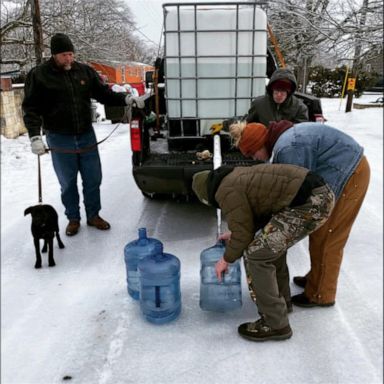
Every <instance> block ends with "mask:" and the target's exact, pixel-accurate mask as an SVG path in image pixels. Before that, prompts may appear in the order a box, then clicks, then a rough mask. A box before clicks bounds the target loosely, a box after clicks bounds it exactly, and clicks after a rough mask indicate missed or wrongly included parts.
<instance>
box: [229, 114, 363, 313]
mask: <svg viewBox="0 0 384 384" xmlns="http://www.w3.org/2000/svg"><path fill="white" fill-rule="evenodd" d="M266 132H267V133H266ZM230 134H231V136H232V140H233V143H234V145H235V146H236V147H238V148H239V149H240V151H241V152H242V153H243V155H245V156H248V157H252V158H254V159H259V160H264V161H265V160H268V159H271V161H272V162H273V163H280V164H294V165H299V166H301V167H304V168H307V169H309V170H311V171H312V172H314V173H316V174H318V175H320V176H321V177H323V179H324V180H325V181H326V182H327V184H328V185H329V186H330V187H331V189H332V190H333V192H334V193H335V196H336V205H335V208H334V210H333V212H332V214H331V216H330V217H329V219H328V220H327V222H326V223H325V224H324V225H323V226H322V227H321V228H320V229H318V230H316V231H315V232H313V233H312V234H311V235H310V236H309V252H310V257H311V269H310V271H309V272H308V273H307V274H306V276H297V277H295V278H294V280H293V281H294V282H295V283H296V284H297V285H299V286H301V287H304V288H305V290H304V292H303V293H302V294H299V295H295V296H293V297H292V303H293V304H296V305H298V306H302V307H315V306H331V305H334V303H335V298H336V290H337V280H338V276H339V271H340V266H341V262H342V258H343V251H344V247H345V244H346V243H347V240H348V236H349V234H350V232H351V229H352V225H353V223H354V221H355V219H356V217H357V214H358V212H359V210H360V207H361V205H362V203H363V201H364V197H365V194H366V192H367V189H368V184H369V177H370V168H369V164H368V161H367V159H366V157H365V156H364V149H363V148H362V147H361V146H360V145H359V144H358V143H357V142H356V141H355V140H354V139H353V138H352V137H350V136H349V135H347V134H345V133H343V132H341V131H339V130H338V129H336V128H333V127H330V126H328V125H325V124H319V123H310V122H308V123H301V124H295V125H293V124H292V123H290V122H286V121H284V120H283V121H280V122H278V123H275V122H274V123H272V124H270V125H269V127H268V129H267V128H266V127H265V126H262V125H261V124H246V123H237V124H234V125H232V126H231V127H230ZM253 136H255V137H256V138H257V139H251V140H250V137H253Z"/></svg>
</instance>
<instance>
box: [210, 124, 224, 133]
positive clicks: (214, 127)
mask: <svg viewBox="0 0 384 384" xmlns="http://www.w3.org/2000/svg"><path fill="white" fill-rule="evenodd" d="M222 129H223V123H216V124H212V125H211V128H209V130H210V131H211V134H212V135H216V133H219V132H220V131H221V130H222Z"/></svg>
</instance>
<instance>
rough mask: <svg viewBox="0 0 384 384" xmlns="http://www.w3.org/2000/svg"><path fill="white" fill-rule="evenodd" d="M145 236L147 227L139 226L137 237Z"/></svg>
mask: <svg viewBox="0 0 384 384" xmlns="http://www.w3.org/2000/svg"><path fill="white" fill-rule="evenodd" d="M146 238H147V228H139V239H146Z"/></svg>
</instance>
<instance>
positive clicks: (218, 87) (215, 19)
mask: <svg viewBox="0 0 384 384" xmlns="http://www.w3.org/2000/svg"><path fill="white" fill-rule="evenodd" d="M264 6H265V3H260V2H252V3H250V2H233V3H203V2H196V3H169V4H163V13H164V56H163V57H162V58H159V59H158V60H157V61H156V64H155V66H156V68H157V69H156V75H157V76H156V77H157V79H156V78H155V81H154V82H155V87H153V88H154V90H155V91H156V92H154V93H156V94H157V95H155V94H152V95H151V96H150V97H148V96H147V100H146V102H145V108H144V109H141V110H140V109H137V108H133V109H132V117H131V121H130V132H131V149H132V172H133V177H134V179H135V182H136V184H137V186H138V188H139V189H140V190H141V191H142V193H143V195H144V196H147V197H150V198H155V197H159V196H164V195H165V196H169V197H180V196H184V197H186V198H189V197H190V196H192V195H193V192H192V188H191V184H192V176H193V174H194V173H196V172H199V171H202V170H208V169H212V168H213V137H212V135H211V132H210V127H211V126H212V124H223V125H224V126H226V125H228V124H230V122H231V121H233V120H234V119H236V118H237V117H242V116H244V115H246V113H247V112H248V109H249V106H250V104H251V101H252V99H254V98H255V97H256V96H259V95H261V94H264V93H265V86H266V81H267V78H268V74H271V73H272V72H273V71H274V69H275V68H276V63H275V60H274V59H273V55H272V54H271V52H270V50H269V49H268V47H267V19H266V13H265V11H264ZM239 21H241V22H239ZM148 80H152V79H150V78H149V79H148ZM296 95H297V96H299V97H301V98H302V99H303V100H304V102H305V103H306V104H307V105H308V107H309V112H310V115H311V116H313V115H314V114H322V112H321V105H320V101H319V100H318V99H316V98H314V97H311V96H307V95H304V94H298V93H296ZM154 113H156V118H154V117H153V116H154ZM220 147H221V159H222V160H221V161H222V164H223V165H235V166H247V165H252V164H255V161H254V160H250V159H247V158H245V157H243V156H242V155H241V153H240V152H239V151H238V150H236V149H234V148H233V147H232V146H231V141H230V137H229V134H228V133H226V132H225V129H223V130H222V131H221V132H220Z"/></svg>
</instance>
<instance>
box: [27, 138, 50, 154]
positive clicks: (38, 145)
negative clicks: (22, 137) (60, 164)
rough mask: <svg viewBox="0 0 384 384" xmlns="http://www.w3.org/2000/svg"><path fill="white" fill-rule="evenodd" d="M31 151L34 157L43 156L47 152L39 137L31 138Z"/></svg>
mask: <svg viewBox="0 0 384 384" xmlns="http://www.w3.org/2000/svg"><path fill="white" fill-rule="evenodd" d="M31 149H32V153H34V154H35V155H44V153H46V152H47V148H46V147H45V145H44V143H43V139H42V138H41V136H33V137H31Z"/></svg>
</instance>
